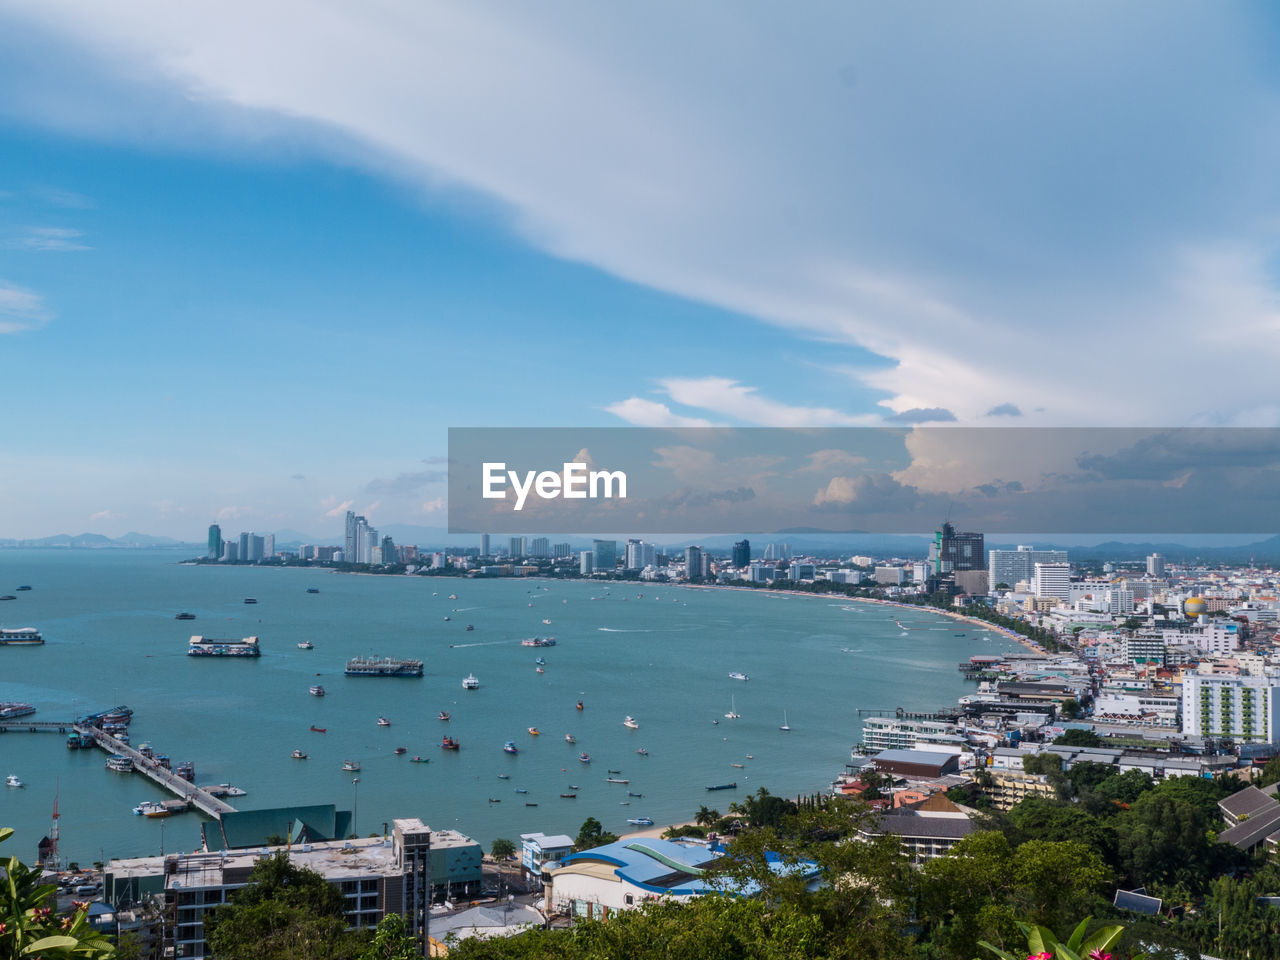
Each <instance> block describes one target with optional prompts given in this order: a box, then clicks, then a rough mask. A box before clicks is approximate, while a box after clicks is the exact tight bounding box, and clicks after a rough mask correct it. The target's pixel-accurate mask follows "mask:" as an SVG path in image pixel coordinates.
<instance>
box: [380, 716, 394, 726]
mask: <svg viewBox="0 0 1280 960" xmlns="http://www.w3.org/2000/svg"><path fill="white" fill-rule="evenodd" d="M378 726H380V727H389V726H391V721H390V720H388V719H387V718H386V717H379V718H378Z"/></svg>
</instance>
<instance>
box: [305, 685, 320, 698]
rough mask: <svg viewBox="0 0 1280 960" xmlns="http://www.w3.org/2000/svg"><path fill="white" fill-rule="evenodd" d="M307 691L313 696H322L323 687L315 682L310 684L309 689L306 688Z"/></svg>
mask: <svg viewBox="0 0 1280 960" xmlns="http://www.w3.org/2000/svg"><path fill="white" fill-rule="evenodd" d="M307 692H308V693H310V694H311V695H312V696H313V697H323V696H324V687H322V686H320V684H318V683H315V684H312V685H311V689H310V690H308V691H307Z"/></svg>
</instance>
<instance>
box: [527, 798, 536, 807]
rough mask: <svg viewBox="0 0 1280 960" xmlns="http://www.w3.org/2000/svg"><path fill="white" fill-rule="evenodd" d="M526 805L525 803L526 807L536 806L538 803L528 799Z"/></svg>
mask: <svg viewBox="0 0 1280 960" xmlns="http://www.w3.org/2000/svg"><path fill="white" fill-rule="evenodd" d="M524 805H525V806H526V807H536V806H537V804H536V803H534V802H533V801H532V800H526V801H525V802H524Z"/></svg>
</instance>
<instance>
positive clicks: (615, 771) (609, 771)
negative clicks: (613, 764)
mask: <svg viewBox="0 0 1280 960" xmlns="http://www.w3.org/2000/svg"><path fill="white" fill-rule="evenodd" d="M621 772H622V771H621V770H606V771H605V773H621Z"/></svg>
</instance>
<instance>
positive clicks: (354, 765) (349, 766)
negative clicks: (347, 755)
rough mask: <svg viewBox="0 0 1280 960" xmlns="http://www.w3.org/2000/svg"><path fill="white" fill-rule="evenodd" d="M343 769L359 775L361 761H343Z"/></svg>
mask: <svg viewBox="0 0 1280 960" xmlns="http://www.w3.org/2000/svg"><path fill="white" fill-rule="evenodd" d="M342 769H343V770H346V771H347V772H348V773H359V771H360V761H359V760H343V761H342Z"/></svg>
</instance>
